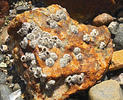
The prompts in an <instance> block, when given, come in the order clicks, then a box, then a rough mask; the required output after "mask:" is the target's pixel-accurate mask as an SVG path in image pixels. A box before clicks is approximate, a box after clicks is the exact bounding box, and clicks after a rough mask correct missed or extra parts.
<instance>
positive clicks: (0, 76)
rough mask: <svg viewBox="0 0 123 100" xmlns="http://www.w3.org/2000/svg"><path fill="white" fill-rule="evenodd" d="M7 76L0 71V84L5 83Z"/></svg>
mask: <svg viewBox="0 0 123 100" xmlns="http://www.w3.org/2000/svg"><path fill="white" fill-rule="evenodd" d="M6 78H7V75H6V74H5V73H4V72H2V71H1V70H0V84H4V83H6Z"/></svg>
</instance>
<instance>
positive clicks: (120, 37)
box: [114, 23, 123, 50]
mask: <svg viewBox="0 0 123 100" xmlns="http://www.w3.org/2000/svg"><path fill="white" fill-rule="evenodd" d="M114 43H115V48H116V49H118V50H120V49H123V23H121V24H119V27H118V29H117V34H116V35H115V38H114Z"/></svg>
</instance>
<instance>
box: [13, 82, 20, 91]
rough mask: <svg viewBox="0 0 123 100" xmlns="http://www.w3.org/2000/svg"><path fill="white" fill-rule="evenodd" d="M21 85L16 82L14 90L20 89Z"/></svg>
mask: <svg viewBox="0 0 123 100" xmlns="http://www.w3.org/2000/svg"><path fill="white" fill-rule="evenodd" d="M20 88H21V87H20V85H19V84H18V83H16V84H15V85H14V87H13V91H16V90H18V89H20Z"/></svg>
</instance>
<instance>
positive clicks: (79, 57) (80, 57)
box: [76, 53, 83, 61]
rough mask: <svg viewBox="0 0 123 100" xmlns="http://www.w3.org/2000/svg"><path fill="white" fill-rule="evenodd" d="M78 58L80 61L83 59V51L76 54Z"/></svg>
mask: <svg viewBox="0 0 123 100" xmlns="http://www.w3.org/2000/svg"><path fill="white" fill-rule="evenodd" d="M76 59H77V60H79V61H81V60H82V59H83V56H82V54H81V53H79V54H77V55H76Z"/></svg>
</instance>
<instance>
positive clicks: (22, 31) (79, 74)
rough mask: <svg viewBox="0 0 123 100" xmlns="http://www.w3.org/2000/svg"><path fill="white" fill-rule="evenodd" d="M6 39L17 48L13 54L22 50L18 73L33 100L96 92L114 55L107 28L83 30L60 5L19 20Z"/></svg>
mask: <svg viewBox="0 0 123 100" xmlns="http://www.w3.org/2000/svg"><path fill="white" fill-rule="evenodd" d="M87 30H88V31H87ZM8 34H9V35H10V37H11V40H14V43H16V44H15V46H13V47H14V48H13V50H15V47H16V48H18V51H17V52H13V53H14V54H13V55H17V57H16V58H14V59H15V61H16V62H15V66H17V67H16V69H17V72H18V73H19V75H20V76H22V77H23V78H24V79H25V81H26V83H27V88H26V90H27V91H28V93H29V94H32V95H34V94H35V93H36V96H34V97H37V98H35V99H44V100H47V99H51V100H54V99H56V100H59V99H65V98H67V97H69V95H71V94H73V93H75V92H76V91H78V90H84V89H87V88H88V87H90V86H92V85H93V84H95V83H96V81H97V80H99V79H100V78H101V77H102V76H103V74H104V73H105V71H107V69H108V64H109V62H110V60H111V57H112V52H113V48H112V40H111V37H110V32H109V31H108V29H107V27H105V26H101V27H95V26H92V25H85V24H79V23H78V22H77V21H75V20H73V19H72V18H70V16H69V14H68V12H67V11H66V9H65V8H62V7H61V6H59V5H51V6H49V7H47V8H37V9H33V10H31V11H25V12H24V13H22V14H19V15H17V16H16V17H15V18H14V19H13V20H12V21H11V23H10V25H9V28H8ZM104 37H105V38H104ZM20 44H21V45H20ZM77 47H78V48H79V50H78V49H77V50H74V48H77ZM13 50H12V51H13ZM28 51H30V52H28ZM74 51H75V52H74ZM83 51H84V52H83ZM51 53H54V54H55V55H54V57H51ZM46 61H47V63H46ZM35 65H36V66H35ZM75 73H76V74H75ZM49 82H50V83H49ZM47 84H49V86H51V87H53V88H51V87H50V88H48V89H47V88H45V87H46V86H47ZM31 87H34V88H33V89H32V88H31ZM29 91H32V92H29ZM42 91H44V92H42ZM33 92H34V93H33ZM27 98H28V96H27Z"/></svg>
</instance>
